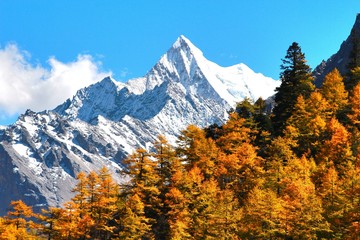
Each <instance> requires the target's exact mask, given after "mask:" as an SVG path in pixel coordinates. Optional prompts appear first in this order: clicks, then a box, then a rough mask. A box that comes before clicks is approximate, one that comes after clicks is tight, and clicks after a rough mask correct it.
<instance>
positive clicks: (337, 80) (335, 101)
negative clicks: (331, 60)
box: [321, 68, 348, 113]
mask: <svg viewBox="0 0 360 240" xmlns="http://www.w3.org/2000/svg"><path fill="white" fill-rule="evenodd" d="M321 93H322V95H323V96H324V97H325V99H326V100H327V101H328V102H329V108H330V110H331V111H332V112H333V113H336V112H337V111H338V110H339V109H341V108H343V107H344V106H346V105H347V103H348V92H347V91H346V90H345V85H344V82H343V78H342V76H341V75H340V72H339V71H338V70H337V69H336V68H335V69H334V70H332V71H331V72H330V73H328V74H327V75H326V76H325V78H324V82H323V85H322V87H321Z"/></svg>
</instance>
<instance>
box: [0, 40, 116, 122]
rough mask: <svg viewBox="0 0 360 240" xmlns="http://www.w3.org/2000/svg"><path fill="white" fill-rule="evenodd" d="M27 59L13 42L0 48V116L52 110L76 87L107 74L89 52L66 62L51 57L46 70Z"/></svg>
mask: <svg viewBox="0 0 360 240" xmlns="http://www.w3.org/2000/svg"><path fill="white" fill-rule="evenodd" d="M29 58H30V55H29V53H27V52H26V51H21V50H19V48H18V47H17V46H16V45H15V44H9V45H7V46H6V47H5V48H3V49H1V48H0V114H1V116H0V118H4V117H6V116H3V115H4V114H5V115H7V116H11V115H14V114H18V113H22V112H24V111H25V110H26V109H31V110H33V111H42V110H45V109H53V108H55V107H56V106H57V105H59V104H61V103H62V102H64V101H65V100H66V99H67V98H70V97H72V96H73V95H74V94H75V93H76V91H77V90H78V89H80V88H82V87H85V86H88V85H90V84H92V83H95V82H98V81H100V80H102V79H103V78H104V77H106V76H109V75H111V73H110V72H102V71H101V70H100V65H101V63H100V62H95V61H94V60H93V58H92V57H91V56H90V55H79V56H78V57H77V59H76V60H75V61H73V62H70V63H62V62H60V61H58V60H57V59H56V58H55V57H52V58H50V59H49V61H48V63H49V66H50V69H46V68H44V67H42V66H40V65H37V66H34V65H32V64H31V63H30V62H29Z"/></svg>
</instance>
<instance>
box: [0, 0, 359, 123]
mask: <svg viewBox="0 0 360 240" xmlns="http://www.w3.org/2000/svg"><path fill="white" fill-rule="evenodd" d="M358 12H360V1H357V0H352V1H350V0H342V1H338V0H327V1H326V0H316V1H314V0H312V1H310V0H293V1H289V0H272V1H269V0H254V1H246V0H222V1H217V0H183V1H171V0H168V1H165V0H156V1H150V0H101V1H100V0H86V1H85V0H76V1H74V0H62V1H55V0H52V1H49V0H0V84H1V86H2V87H1V88H0V124H9V123H11V122H13V121H14V120H15V119H16V117H17V116H18V114H19V113H23V112H24V111H25V110H26V109H27V108H31V109H33V110H35V111H41V110H44V109H52V108H54V107H55V106H56V105H58V104H60V103H62V101H64V100H65V99H66V98H68V97H71V96H72V95H73V94H74V92H75V91H76V90H77V89H78V88H80V87H83V86H86V85H88V84H91V83H93V82H95V81H98V80H100V79H101V78H102V77H104V76H106V75H109V74H110V75H112V76H113V77H114V78H115V79H116V80H118V81H126V80H128V79H130V78H134V77H140V76H143V75H144V74H146V72H147V71H148V70H150V68H151V67H152V66H153V65H154V64H155V63H156V62H157V61H158V59H159V58H160V57H161V55H163V54H164V53H165V52H166V51H167V50H168V49H169V48H170V47H171V45H172V44H173V42H174V41H175V40H176V39H177V37H178V36H179V35H181V34H183V35H185V36H186V37H187V38H188V39H190V40H191V41H192V42H193V43H194V45H196V46H197V47H199V48H200V49H201V50H202V51H203V53H204V55H205V57H206V58H208V59H209V60H211V61H213V62H216V63H218V64H219V65H221V66H230V65H234V64H237V63H245V64H246V65H248V66H249V67H250V68H252V69H253V70H254V71H256V72H261V73H263V74H264V75H266V76H270V77H272V78H275V79H277V78H278V76H279V73H280V68H279V66H280V64H281V58H283V57H284V56H285V54H286V50H287V48H288V47H289V45H290V44H291V43H292V42H293V41H296V42H298V43H299V44H300V46H301V47H302V50H303V52H305V55H306V58H307V60H308V63H309V65H310V66H311V67H312V68H314V67H315V66H316V65H317V64H319V63H320V61H321V60H322V59H327V58H329V57H330V56H331V55H332V54H334V53H335V52H336V51H337V50H338V49H339V47H340V44H341V43H342V41H344V40H345V39H346V38H347V36H348V35H349V33H350V30H351V27H352V25H353V24H354V21H355V17H356V14H357V13H358Z"/></svg>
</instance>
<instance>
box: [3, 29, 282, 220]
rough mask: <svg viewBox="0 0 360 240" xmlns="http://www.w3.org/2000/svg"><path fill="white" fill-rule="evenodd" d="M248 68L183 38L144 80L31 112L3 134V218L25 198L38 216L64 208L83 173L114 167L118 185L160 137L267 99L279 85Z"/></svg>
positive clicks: (103, 86) (110, 85)
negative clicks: (130, 163) (128, 166)
mask: <svg viewBox="0 0 360 240" xmlns="http://www.w3.org/2000/svg"><path fill="white" fill-rule="evenodd" d="M279 83H280V82H279V81H275V80H273V79H271V78H269V77H265V76H264V75H262V74H260V73H255V72H254V71H252V70H251V69H250V68H249V67H247V66H246V65H245V64H238V65H235V66H231V67H220V66H219V65H217V64H215V63H213V62H211V61H208V60H207V59H206V58H205V57H204V56H203V53H202V52H201V51H200V50H199V49H198V48H196V47H195V46H194V45H193V44H192V43H191V42H190V41H189V40H188V39H186V38H185V37H184V36H180V37H179V38H178V39H177V41H176V42H175V43H174V44H173V46H172V47H171V48H170V49H169V50H168V51H167V52H166V54H165V55H163V56H162V57H161V59H160V60H159V62H158V63H156V64H155V66H154V67H153V68H152V69H151V70H150V71H149V72H148V73H147V74H146V75H145V76H144V77H141V78H137V79H132V80H129V81H128V82H127V83H120V82H116V81H115V80H113V79H111V78H110V77H107V78H105V79H103V80H102V81H100V82H98V83H96V84H93V85H91V86H89V87H87V88H84V89H81V90H79V91H78V92H77V93H76V95H75V96H73V98H72V99H68V100H67V101H66V102H65V103H63V104H61V105H59V106H58V107H56V108H55V109H54V110H50V111H44V112H39V113H35V112H33V111H31V110H28V111H26V113H24V114H23V115H21V116H20V117H19V119H18V120H17V121H16V123H15V124H13V125H10V126H7V127H5V128H3V129H2V130H1V131H0V194H1V197H0V214H2V215H3V214H5V213H6V209H7V207H8V206H9V203H10V201H11V200H18V199H22V200H23V201H24V202H25V203H27V204H28V205H31V206H33V207H34V210H35V211H38V210H39V208H42V207H44V206H61V205H62V204H63V203H64V202H65V201H68V200H70V198H71V196H72V192H71V189H73V187H74V185H75V183H76V179H75V178H76V176H77V174H78V173H79V172H80V171H83V172H85V173H88V172H90V171H93V170H94V171H97V170H99V169H100V168H101V167H103V166H106V167H107V168H108V169H109V170H110V171H111V172H112V173H113V178H114V179H115V180H116V181H117V182H121V181H124V178H123V177H122V176H121V175H120V174H119V170H120V169H121V168H122V167H123V166H122V160H123V159H124V158H125V157H126V156H127V155H128V154H129V153H132V152H133V151H134V150H135V149H136V148H146V149H151V144H152V142H154V140H156V139H157V137H158V136H159V135H164V136H165V137H166V138H167V139H168V140H169V142H170V143H175V141H176V138H177V136H178V135H179V133H180V131H181V130H183V129H185V128H186V127H187V126H188V125H190V124H194V125H197V126H200V127H206V126H209V125H211V124H214V123H217V124H222V123H223V122H224V121H225V120H226V119H227V118H228V110H229V109H231V108H232V107H234V106H235V104H236V103H237V102H239V101H241V100H243V99H244V98H246V97H247V98H250V99H253V100H257V99H258V98H259V97H262V98H263V99H266V98H268V97H270V96H272V95H273V94H274V90H275V88H276V87H277V86H278V85H279Z"/></svg>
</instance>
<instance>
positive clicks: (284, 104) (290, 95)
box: [273, 42, 315, 134]
mask: <svg viewBox="0 0 360 240" xmlns="http://www.w3.org/2000/svg"><path fill="white" fill-rule="evenodd" d="M282 62H283V63H282V64H281V66H280V67H281V70H282V72H281V74H280V79H281V85H280V87H278V88H276V94H275V103H276V105H275V107H274V110H273V113H274V117H273V123H274V127H275V131H276V132H277V134H281V133H282V131H283V129H284V126H285V122H286V120H287V119H288V118H289V117H290V116H291V112H292V110H293V108H294V106H295V104H296V100H297V98H298V96H300V95H303V96H304V97H305V98H307V97H308V96H309V95H310V93H311V92H312V91H313V90H314V89H315V86H314V84H313V81H314V79H313V77H312V76H311V69H310V67H309V66H308V65H307V64H306V60H305V54H304V53H302V51H301V48H300V46H299V44H298V43H296V42H294V43H292V45H291V46H290V47H289V49H288V50H287V54H286V56H285V59H282Z"/></svg>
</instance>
